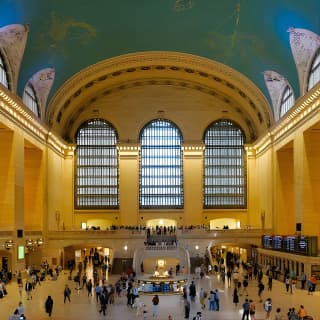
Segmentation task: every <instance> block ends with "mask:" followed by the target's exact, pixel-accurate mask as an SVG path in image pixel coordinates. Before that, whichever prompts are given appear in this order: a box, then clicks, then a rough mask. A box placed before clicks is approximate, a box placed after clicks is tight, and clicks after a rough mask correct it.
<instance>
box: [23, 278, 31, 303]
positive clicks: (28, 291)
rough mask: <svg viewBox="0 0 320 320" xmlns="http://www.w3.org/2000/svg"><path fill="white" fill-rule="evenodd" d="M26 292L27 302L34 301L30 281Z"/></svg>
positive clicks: (27, 282) (26, 285)
mask: <svg viewBox="0 0 320 320" xmlns="http://www.w3.org/2000/svg"><path fill="white" fill-rule="evenodd" d="M25 290H26V294H27V300H30V299H31V300H32V283H31V282H30V281H29V280H27V281H26V284H25Z"/></svg>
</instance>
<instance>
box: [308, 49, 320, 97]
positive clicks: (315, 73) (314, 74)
mask: <svg viewBox="0 0 320 320" xmlns="http://www.w3.org/2000/svg"><path fill="white" fill-rule="evenodd" d="M319 81H320V50H318V52H317V53H316V55H315V57H314V59H313V62H312V64H311V68H310V72H309V81H308V91H309V90H310V89H311V88H313V87H314V86H315V85H316V84H317V83H318V82H319Z"/></svg>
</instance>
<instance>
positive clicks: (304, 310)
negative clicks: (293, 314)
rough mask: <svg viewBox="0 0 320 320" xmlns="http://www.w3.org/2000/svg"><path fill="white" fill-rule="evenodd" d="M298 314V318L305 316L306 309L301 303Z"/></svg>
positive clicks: (302, 319) (302, 318)
mask: <svg viewBox="0 0 320 320" xmlns="http://www.w3.org/2000/svg"><path fill="white" fill-rule="evenodd" d="M298 316H299V320H304V319H305V318H306V317H307V311H306V309H305V308H304V306H303V305H301V306H300V309H299V310H298Z"/></svg>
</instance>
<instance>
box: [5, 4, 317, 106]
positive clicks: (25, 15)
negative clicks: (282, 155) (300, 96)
mask: <svg viewBox="0 0 320 320" xmlns="http://www.w3.org/2000/svg"><path fill="white" fill-rule="evenodd" d="M319 12H320V1H319V0H305V1H301V0H269V1H264V0H261V1H257V0H225V1H220V0H94V1H88V0H55V1H53V0H28V1H26V0H0V27H3V26H5V25H8V24H16V23H18V24H28V25H29V28H30V31H29V35H28V40H27V46H26V49H25V52H24V57H23V61H22V65H21V73H20V78H19V83H18V93H20V94H21V92H22V90H23V88H24V86H25V83H26V82H27V81H28V79H29V78H30V77H31V76H32V75H33V74H35V73H36V72H37V71H38V70H41V69H43V68H53V69H54V70H55V81H54V84H53V88H52V92H51V96H52V94H54V92H56V91H57V90H58V89H59V87H61V85H62V84H63V83H64V82H65V81H66V80H67V79H68V78H70V77H71V76H72V75H73V74H75V73H77V72H79V71H80V70H82V69H84V68H86V67H88V66H89V65H92V64H95V63H97V62H99V61H102V60H105V59H108V58H111V57H116V56H119V55H122V54H126V53H132V52H140V51H178V52H184V53H191V54H194V55H198V56H202V57H205V58H209V59H212V60H215V61H218V62H220V63H223V64H226V65H228V66H230V67H232V68H234V69H235V70H237V71H240V72H241V73H243V74H244V75H245V76H247V77H248V78H249V79H251V80H252V81H253V83H254V84H255V85H257V86H258V87H259V88H260V90H261V91H262V92H263V94H264V95H265V96H266V97H267V98H268V99H269V101H270V98H269V96H268V91H267V88H266V86H265V83H264V77H263V72H264V71H265V70H274V71H276V72H278V73H279V74H281V75H283V76H284V77H285V78H286V79H288V80H289V81H290V83H291V85H292V87H293V88H294V90H296V91H297V92H298V89H299V84H298V75H297V70H296V67H295V63H294V60H293V57H292V53H291V49H290V43H289V33H288V30H289V28H291V27H293V28H305V29H308V30H311V31H312V32H314V33H316V34H320V15H319Z"/></svg>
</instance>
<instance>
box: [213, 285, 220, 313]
mask: <svg viewBox="0 0 320 320" xmlns="http://www.w3.org/2000/svg"><path fill="white" fill-rule="evenodd" d="M214 302H215V305H216V311H219V310H220V294H219V291H218V289H216V291H215V296H214Z"/></svg>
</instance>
